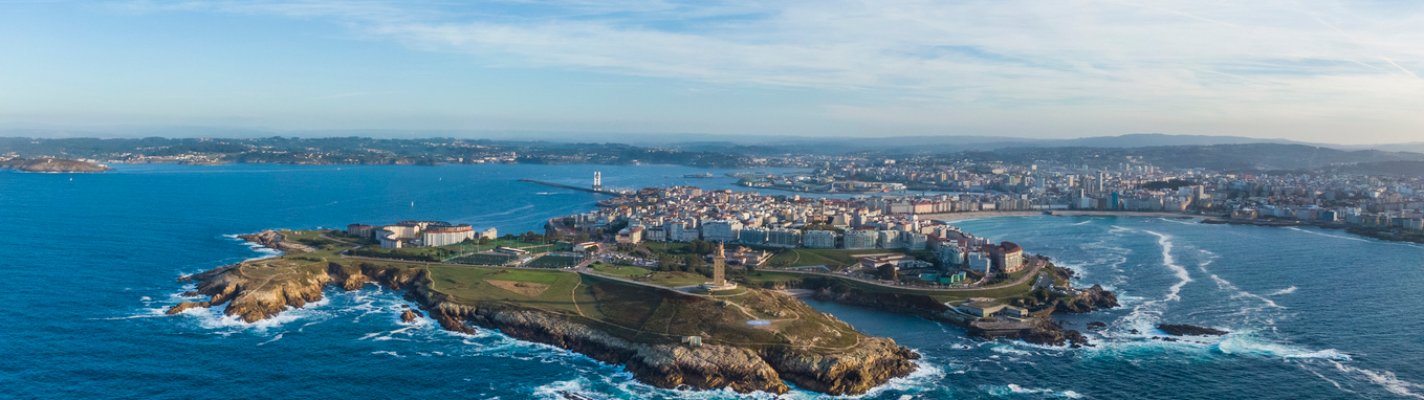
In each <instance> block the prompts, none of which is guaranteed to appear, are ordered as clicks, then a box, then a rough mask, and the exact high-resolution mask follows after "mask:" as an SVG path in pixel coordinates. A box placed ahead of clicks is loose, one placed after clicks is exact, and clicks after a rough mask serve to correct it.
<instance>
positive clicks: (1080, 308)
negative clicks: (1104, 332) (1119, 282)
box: [1057, 285, 1119, 314]
mask: <svg viewBox="0 0 1424 400" xmlns="http://www.w3.org/2000/svg"><path fill="white" fill-rule="evenodd" d="M1118 305H1119V304H1118V302H1117V295H1115V294H1113V292H1111V291H1108V290H1107V289H1103V287H1102V285H1093V286H1092V287H1090V288H1087V289H1083V290H1080V291H1078V293H1077V294H1076V295H1074V296H1072V297H1068V298H1065V299H1063V300H1060V301H1059V302H1058V307H1057V310H1058V311H1063V312H1068V313H1075V314H1081V313H1086V312H1091V311H1093V310H1099V309H1104V308H1113V307H1117V306H1118Z"/></svg>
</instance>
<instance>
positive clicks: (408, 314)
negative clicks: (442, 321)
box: [400, 307, 424, 324]
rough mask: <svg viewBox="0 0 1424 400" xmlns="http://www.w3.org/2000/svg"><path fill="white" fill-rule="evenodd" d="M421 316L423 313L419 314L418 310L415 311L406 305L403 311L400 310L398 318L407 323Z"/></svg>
mask: <svg viewBox="0 0 1424 400" xmlns="http://www.w3.org/2000/svg"><path fill="white" fill-rule="evenodd" d="M423 316H424V315H421V314H420V311H415V310H413V309H411V308H410V307H406V309H405V310H404V311H401V317H400V318H401V322H405V323H407V324H408V323H411V322H415V320H417V319H420V317H423Z"/></svg>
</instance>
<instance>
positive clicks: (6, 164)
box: [0, 157, 109, 173]
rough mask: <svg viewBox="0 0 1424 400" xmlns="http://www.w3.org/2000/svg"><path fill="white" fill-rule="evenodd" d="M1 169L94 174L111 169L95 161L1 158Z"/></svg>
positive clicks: (49, 158)
mask: <svg viewBox="0 0 1424 400" xmlns="http://www.w3.org/2000/svg"><path fill="white" fill-rule="evenodd" d="M0 169H13V170H16V171H21V172H38V173H92V172H104V171H108V170H109V167H107V166H104V165H103V164H99V163H96V162H93V161H86V160H70V159H63V158H51V157H43V158H23V157H12V158H8V159H6V158H0Z"/></svg>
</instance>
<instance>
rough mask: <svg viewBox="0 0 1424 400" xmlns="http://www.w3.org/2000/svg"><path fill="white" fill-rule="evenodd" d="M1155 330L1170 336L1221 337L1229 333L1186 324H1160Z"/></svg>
mask: <svg viewBox="0 0 1424 400" xmlns="http://www.w3.org/2000/svg"><path fill="white" fill-rule="evenodd" d="M1157 329H1158V330H1160V331H1162V332H1163V333H1166V334H1168V335H1172V336H1221V335H1225V334H1228V333H1231V332H1227V331H1223V330H1220V329H1214V328H1207V327H1204V326H1196V325H1186V324H1160V325H1157Z"/></svg>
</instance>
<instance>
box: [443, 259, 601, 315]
mask: <svg viewBox="0 0 1424 400" xmlns="http://www.w3.org/2000/svg"><path fill="white" fill-rule="evenodd" d="M429 271H430V280H431V289H432V290H435V291H438V292H441V293H445V294H449V295H451V296H453V297H454V298H455V299H456V300H461V301H466V302H470V303H477V302H481V301H503V302H511V303H517V304H521V305H525V306H529V307H533V308H542V309H550V310H557V311H564V312H577V308H576V307H575V300H574V299H575V297H574V296H575V293H574V288H575V287H576V286H578V285H579V283H580V281H581V278H580V276H579V274H577V273H573V272H568V271H557V270H528V269H512V268H479V267H464V266H432V267H429ZM491 282H496V283H500V282H515V283H526V284H532V285H529V287H530V288H539V285H542V286H543V288H542V290H540V291H539V294H538V295H534V296H531V295H528V294H522V293H518V292H515V291H511V290H508V289H505V288H502V287H500V286H499V285H497V284H496V283H491Z"/></svg>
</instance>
